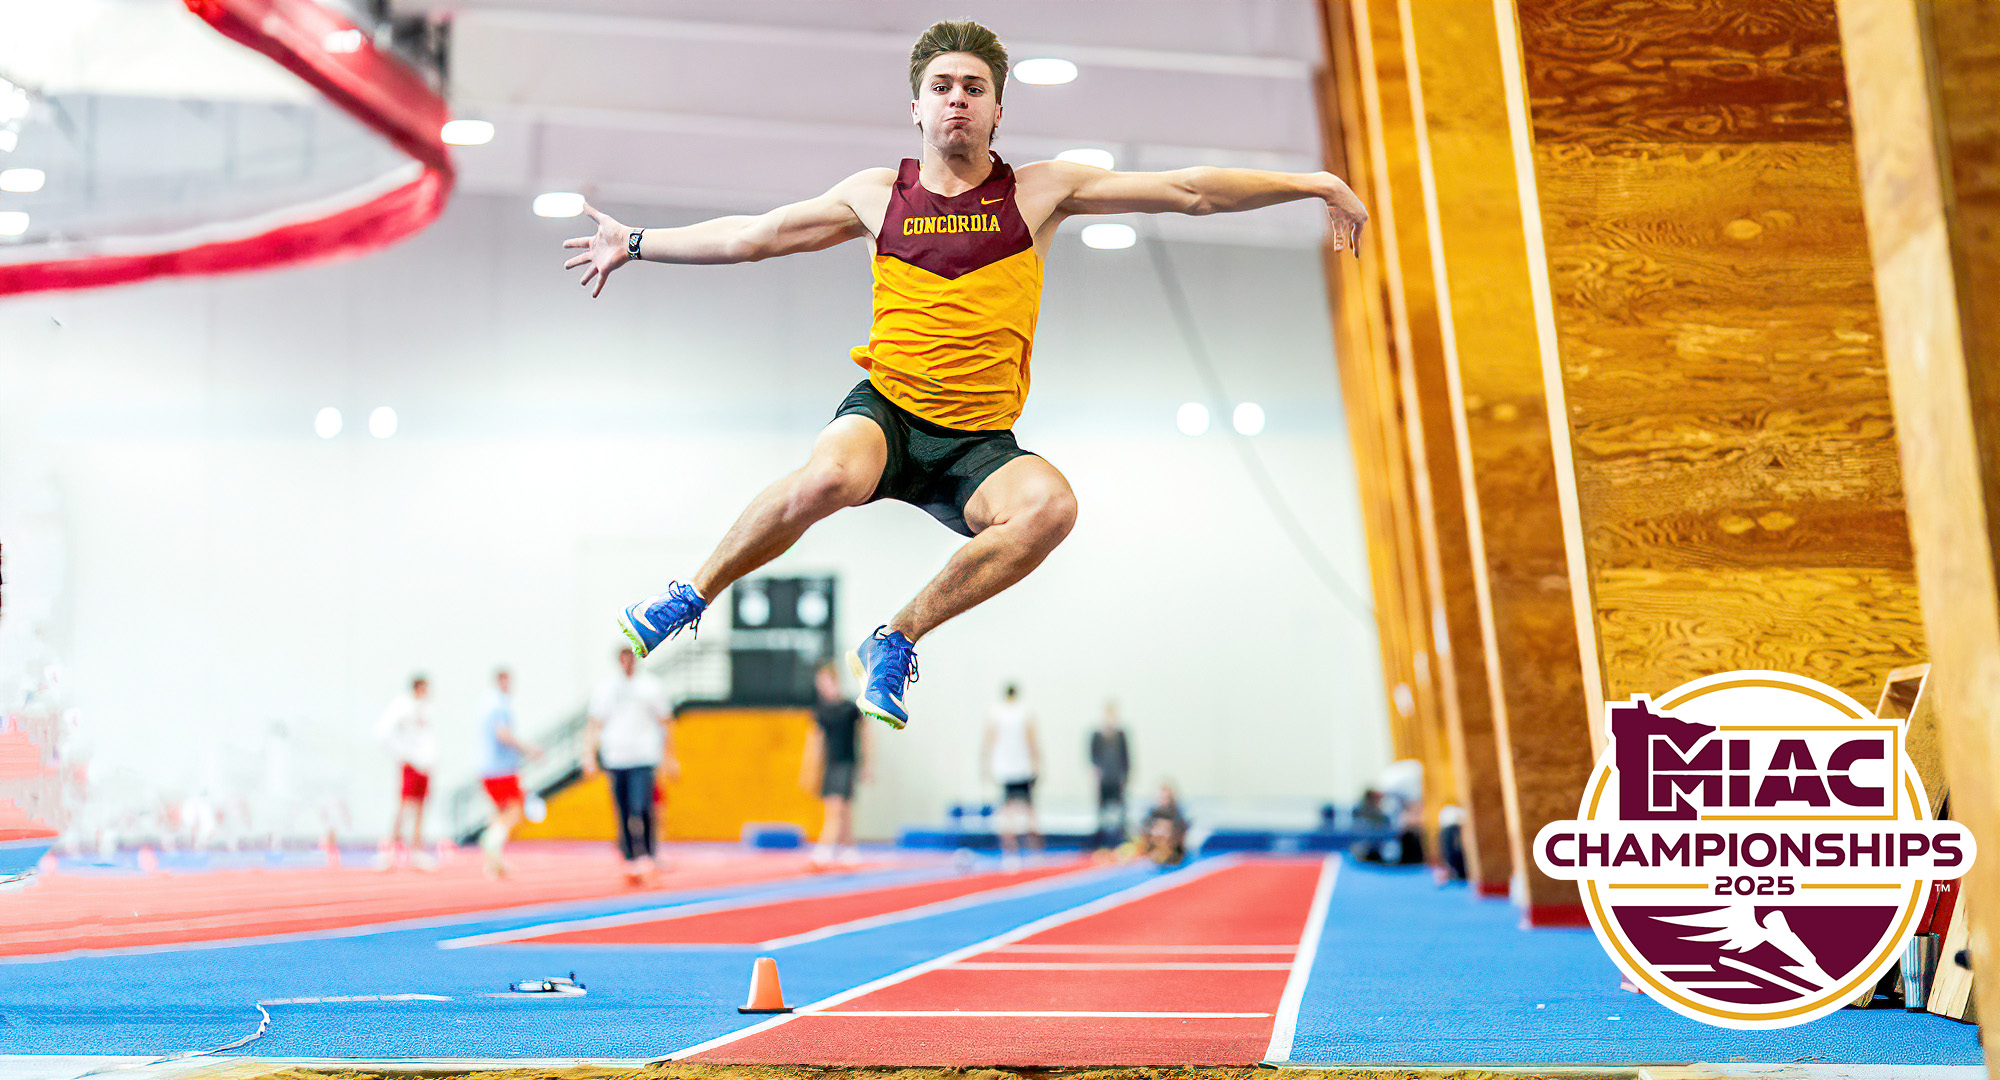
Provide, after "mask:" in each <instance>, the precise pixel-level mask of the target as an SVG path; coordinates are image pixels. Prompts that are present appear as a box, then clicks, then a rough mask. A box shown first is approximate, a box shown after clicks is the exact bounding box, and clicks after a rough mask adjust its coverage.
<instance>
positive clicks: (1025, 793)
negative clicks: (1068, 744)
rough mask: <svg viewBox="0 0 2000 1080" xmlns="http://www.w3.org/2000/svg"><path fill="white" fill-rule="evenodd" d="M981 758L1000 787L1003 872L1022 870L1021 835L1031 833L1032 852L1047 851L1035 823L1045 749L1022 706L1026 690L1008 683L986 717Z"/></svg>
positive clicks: (997, 821)
mask: <svg viewBox="0 0 2000 1080" xmlns="http://www.w3.org/2000/svg"><path fill="white" fill-rule="evenodd" d="M980 759H981V762H982V765H983V768H982V771H983V772H984V773H985V774H986V779H987V782H988V783H993V784H998V785H999V786H1000V813H998V814H997V815H995V816H994V821H993V826H994V828H995V829H997V830H998V831H999V833H1000V868H1001V869H1003V870H1018V869H1020V866H1021V834H1022V833H1024V832H1025V833H1027V834H1028V851H1029V852H1030V853H1031V854H1032V853H1034V852H1039V851H1041V850H1042V832H1041V828H1040V826H1038V825H1037V824H1036V822H1035V778H1036V777H1037V776H1039V775H1040V774H1041V771H1042V749H1041V745H1040V743H1038V742H1037V741H1036V739H1035V718H1034V716H1033V715H1032V714H1030V713H1029V712H1028V707H1027V706H1026V705H1023V704H1021V688H1020V687H1018V686H1016V685H1014V684H1013V683H1008V684H1007V688H1006V689H1005V690H1004V691H1002V692H1001V698H1000V700H999V701H998V702H996V703H995V704H994V706H993V708H992V710H991V711H990V712H988V713H987V715H986V739H985V742H984V744H983V746H982V749H981V753H980Z"/></svg>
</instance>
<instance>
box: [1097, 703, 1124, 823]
mask: <svg viewBox="0 0 2000 1080" xmlns="http://www.w3.org/2000/svg"><path fill="white" fill-rule="evenodd" d="M1090 767H1091V769H1092V770H1094V771H1095V772H1096V773H1097V845H1098V847H1100V848H1115V847H1117V846H1119V845H1120V844H1123V843H1124V842H1125V818H1126V816H1127V814H1126V809H1125V784H1126V782H1127V781H1129V780H1130V779H1131V777H1132V745H1131V741H1130V740H1129V739H1127V738H1126V735H1125V726H1124V724H1123V723H1121V722H1120V721H1119V719H1118V703H1117V702H1116V701H1107V702H1105V703H1104V720H1103V722H1102V723H1100V724H1099V725H1098V727H1097V730H1096V731H1093V732H1091V733H1090Z"/></svg>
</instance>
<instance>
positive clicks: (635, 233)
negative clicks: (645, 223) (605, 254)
mask: <svg viewBox="0 0 2000 1080" xmlns="http://www.w3.org/2000/svg"><path fill="white" fill-rule="evenodd" d="M645 236H646V230H644V229H633V230H632V233H631V235H629V236H627V237H626V238H625V254H626V255H628V256H630V257H631V259H632V261H633V262H638V261H639V242H640V241H641V240H643V239H645Z"/></svg>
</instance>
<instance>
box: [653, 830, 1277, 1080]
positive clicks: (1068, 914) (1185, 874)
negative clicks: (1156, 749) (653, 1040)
mask: <svg viewBox="0 0 2000 1080" xmlns="http://www.w3.org/2000/svg"><path fill="white" fill-rule="evenodd" d="M1239 862H1241V860H1240V859H1239V858H1236V857H1234V856H1229V855H1224V856H1221V857H1219V858H1214V859H1204V860H1203V861H1201V862H1198V863H1196V864H1194V865H1193V866H1190V867H1188V868H1187V869H1185V870H1176V871H1174V872H1172V873H1168V874H1161V875H1160V876H1158V877H1154V878H1148V879H1147V880H1145V881H1142V882H1140V883H1139V884H1137V885H1134V886H1132V887H1130V888H1126V889H1120V890H1119V891H1117V892H1115V893H1111V894H1110V895H1108V896H1100V897H1098V898H1097V899H1095V900H1092V901H1090V902H1089V903H1087V904H1079V905H1077V906H1076V907H1073V908H1066V909H1064V910H1062V911H1058V912H1056V913H1054V914H1052V915H1044V916H1042V917H1041V918H1039V919H1035V920H1033V921H1031V922H1026V923H1022V924H1021V925H1020V926H1017V927H1015V928H1014V929H1012V930H1008V931H1006V932H1005V933H1001V934H995V935H994V936H992V937H990V938H987V939H986V940H985V941H976V942H973V943H972V944H970V945H967V946H965V947H964V948H961V949H954V950H952V951H951V952H948V953H945V954H944V955H942V956H935V957H932V958H931V959H929V960H925V961H923V962H922V963H918V964H912V965H910V966H909V967H906V968H904V969H903V970H901V971H897V972H892V973H891V974H888V975H884V976H882V977H881V978H879V979H876V980H874V981H872V982H865V983H862V984H861V985H860V986H856V987H851V988H849V989H846V990H842V991H840V992H839V993H836V994H830V995H828V996H826V997H823V998H821V999H819V1000H818V1001H815V1002H813V1003H812V1004H810V1005H804V1006H801V1007H799V1009H798V1010H797V1011H795V1012H791V1013H785V1014H781V1015H778V1016H773V1017H772V1018H770V1019H769V1020H766V1021H763V1022H762V1023H758V1024H752V1025H750V1026H749V1027H746V1028H739V1029H737V1030H735V1031H732V1032H729V1033H728V1034H725V1035H718V1036H716V1037H715V1038H713V1039H710V1040H708V1041H707V1042H701V1043H696V1044H695V1045H693V1046H690V1047H688V1048H686V1049H684V1050H677V1051H675V1052H674V1053H671V1054H668V1055H667V1056H665V1057H662V1058H656V1059H654V1061H653V1062H649V1063H648V1064H663V1063H666V1062H670V1061H679V1060H682V1059H683V1058H689V1057H693V1056H694V1055H696V1054H704V1053H707V1052H708V1051H710V1050H714V1049H717V1048H718V1047H723V1046H728V1045H729V1044H730V1043H733V1042H736V1041H737V1040H739V1039H747V1038H749V1037H750V1036H752V1035H756V1034H760V1033H762V1032H766V1031H769V1030H771V1029H772V1028H775V1027H779V1026H781V1025H783V1024H788V1023H790V1022H791V1021H793V1020H794V1019H797V1018H798V1017H800V1016H814V1015H823V1014H824V1010H827V1009H830V1008H832V1007H834V1006H835V1005H839V1004H841V1003H842V1002H845V1001H852V1000H854V999H855V998H858V997H861V996H863V995H866V994H872V993H874V992H875V991H877V990H880V989H883V988H884V987H889V986H894V985H896V984H897V983H901V982H908V981H909V980H911V979H914V978H916V977H917V976H919V975H922V974H924V973H925V972H930V971H936V970H937V969H938V968H941V967H947V966H949V965H951V964H955V963H957V962H959V961H960V960H964V959H965V958H967V957H970V956H977V955H979V954H980V953H983V952H988V951H990V950H992V949H994V948H997V947H999V946H1001V945H1011V944H1013V943H1014V942H1016V941H1019V940H1021V939H1022V938H1025V937H1032V936H1034V935H1036V934H1039V933H1041V932H1042V931H1044V930H1048V929H1051V928H1053V927H1057V926H1061V925H1062V924H1064V923H1068V922H1075V921H1076V920H1078V919H1084V918H1088V917H1090V916H1092V915H1096V914H1098V913H1100V912H1105V911H1110V910H1111V909H1112V908H1115V907H1119V906H1121V905H1124V904H1129V903H1131V902H1132V901H1134V900H1139V899H1143V898H1145V897H1148V896H1152V895H1153V894H1155V893H1161V892H1165V891H1167V890H1168V889H1177V888H1179V887H1181V886H1182V885H1186V884H1187V883H1189V882H1191V881H1199V880H1201V879H1202V878H1205V877H1207V876H1208V875H1210V874H1213V873H1215V872H1216V871H1218V870H1224V869H1227V868H1229V867H1232V866H1235V865H1237V864H1238V863H1239Z"/></svg>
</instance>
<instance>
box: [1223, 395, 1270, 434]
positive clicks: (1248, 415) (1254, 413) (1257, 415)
mask: <svg viewBox="0 0 2000 1080" xmlns="http://www.w3.org/2000/svg"><path fill="white" fill-rule="evenodd" d="M1229 422H1230V423H1231V424H1232V425H1234V426H1235V428H1236V433H1237V434H1238V435H1255V434H1257V433H1258V432H1260V431H1263V430H1264V407H1263V406H1262V405H1259V404H1257V403H1256V402H1254V401H1246V402H1244V403H1243V404H1241V405H1238V406H1236V411H1235V412H1233V413H1231V414H1230V415H1229Z"/></svg>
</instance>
